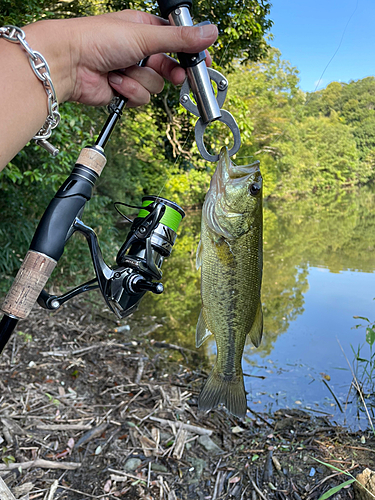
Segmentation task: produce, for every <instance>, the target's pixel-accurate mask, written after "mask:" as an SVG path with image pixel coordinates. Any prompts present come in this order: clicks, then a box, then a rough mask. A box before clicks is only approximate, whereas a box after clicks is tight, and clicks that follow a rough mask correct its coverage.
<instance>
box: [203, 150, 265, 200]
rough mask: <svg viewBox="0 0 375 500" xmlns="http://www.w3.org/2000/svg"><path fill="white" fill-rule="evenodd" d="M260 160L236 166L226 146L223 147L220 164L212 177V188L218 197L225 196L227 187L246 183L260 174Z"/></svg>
mask: <svg viewBox="0 0 375 500" xmlns="http://www.w3.org/2000/svg"><path fill="white" fill-rule="evenodd" d="M259 165H260V162H259V160H256V161H254V162H253V163H250V164H248V165H236V164H235V163H233V162H232V160H231V158H230V156H229V151H228V148H227V147H226V146H224V147H222V148H221V150H220V154H219V164H218V167H217V169H216V171H215V173H214V175H213V177H212V181H211V186H212V187H213V189H214V191H215V194H216V196H217V197H221V196H224V195H225V185H226V184H228V183H231V184H232V185H236V184H240V183H243V182H246V181H247V179H248V178H249V177H250V176H253V175H254V174H256V173H259V174H260V168H259Z"/></svg>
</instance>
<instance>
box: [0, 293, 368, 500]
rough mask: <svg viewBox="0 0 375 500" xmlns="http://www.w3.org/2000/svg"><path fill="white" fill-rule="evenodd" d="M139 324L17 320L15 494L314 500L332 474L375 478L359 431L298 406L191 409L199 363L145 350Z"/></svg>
mask: <svg viewBox="0 0 375 500" xmlns="http://www.w3.org/2000/svg"><path fill="white" fill-rule="evenodd" d="M94 310H96V311H97V312H95V313H94V312H93V311H94ZM148 320H149V324H150V328H148V329H147V330H144V331H140V329H139V327H137V325H135V324H133V323H132V319H131V318H130V320H129V321H128V322H125V324H124V322H123V323H122V324H121V325H120V323H117V322H116V321H115V319H114V318H113V316H111V317H110V316H109V315H107V314H106V313H105V312H103V313H102V312H100V310H98V308H93V307H90V304H88V303H87V302H83V301H77V300H76V301H75V302H74V303H71V304H67V305H65V306H64V307H63V308H62V309H61V310H60V311H57V312H55V313H50V312H47V311H44V310H42V309H40V308H39V307H37V308H35V309H34V310H33V311H32V313H31V315H30V317H29V318H28V319H27V320H25V321H23V322H20V323H19V327H18V329H17V330H16V333H15V334H13V337H12V338H11V340H10V342H9V344H8V346H7V348H6V350H5V351H4V353H3V355H2V356H1V358H0V387H1V398H0V444H1V447H2V460H1V461H0V475H1V477H2V479H3V480H4V481H5V483H6V485H7V488H8V489H9V491H10V492H11V493H12V494H13V495H14V497H15V498H23V499H27V498H28V499H29V500H32V499H37V498H40V499H45V500H57V499H60V500H63V499H64V500H66V499H69V500H72V499H74V500H75V499H77V500H78V499H88V498H96V499H104V500H105V499H108V500H110V499H118V498H120V499H122V498H124V499H145V500H146V499H147V500H151V499H154V500H159V499H160V500H162V499H165V500H174V499H198V500H203V499H207V500H217V499H229V498H234V499H238V500H247V499H251V500H257V499H258V500H260V499H262V500H267V499H270V500H273V499H277V500H287V499H288V500H315V499H318V498H320V497H321V495H322V494H324V493H325V492H327V491H328V490H330V489H331V488H333V487H334V486H337V485H340V484H342V483H343V482H344V481H347V480H348V479H350V477H348V476H347V475H345V474H344V473H343V472H340V471H345V472H347V473H350V474H353V475H354V476H356V475H357V474H358V473H360V472H361V471H362V470H363V469H365V468H370V469H372V470H374V469H375V437H374V435H373V434H372V433H371V432H370V431H368V432H359V433H350V432H348V431H347V430H345V429H343V428H340V427H337V426H335V425H333V424H332V423H331V422H330V421H329V420H328V419H327V418H326V417H319V416H316V415H313V414H312V413H307V412H305V411H301V410H291V409H285V410H279V411H277V412H275V413H274V414H272V415H268V414H257V413H255V412H253V411H251V412H250V411H249V413H248V417H247V418H246V419H245V421H240V420H238V419H236V418H233V417H232V416H230V415H228V413H227V412H226V411H225V410H224V409H217V410H215V411H212V412H210V413H209V414H203V413H201V412H198V409H197V396H198V394H199V391H200V388H201V386H202V383H203V381H204V379H205V378H206V376H207V372H206V371H205V369H204V368H205V367H204V366H202V362H201V361H200V359H199V358H198V357H197V356H196V354H195V353H194V352H192V351H188V350H186V349H181V348H178V346H174V345H171V344H163V343H162V342H155V341H153V340H152V335H153V330H154V327H153V323H152V321H153V319H152V318H148ZM317 460H318V461H317ZM319 461H320V462H319ZM321 462H324V463H325V464H326V465H324V464H322V463H321ZM332 498H336V499H342V500H345V499H353V498H354V490H353V485H348V487H346V488H344V489H341V490H340V491H339V492H338V493H336V494H335V495H334V497H332Z"/></svg>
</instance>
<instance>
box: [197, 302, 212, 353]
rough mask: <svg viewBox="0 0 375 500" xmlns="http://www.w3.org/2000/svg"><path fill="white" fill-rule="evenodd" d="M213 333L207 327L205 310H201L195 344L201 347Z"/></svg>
mask: <svg viewBox="0 0 375 500" xmlns="http://www.w3.org/2000/svg"><path fill="white" fill-rule="evenodd" d="M210 335H212V332H210V330H209V329H208V328H207V326H206V323H205V321H204V318H203V312H202V310H201V312H200V314H199V318H198V323H197V330H196V334H195V345H196V347H200V346H201V345H202V344H203V342H204V341H205V340H207V339H208V337H209V336H210Z"/></svg>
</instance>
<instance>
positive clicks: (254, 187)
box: [249, 182, 260, 196]
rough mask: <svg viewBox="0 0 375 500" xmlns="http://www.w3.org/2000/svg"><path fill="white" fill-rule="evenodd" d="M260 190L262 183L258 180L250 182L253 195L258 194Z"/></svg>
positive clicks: (250, 190)
mask: <svg viewBox="0 0 375 500" xmlns="http://www.w3.org/2000/svg"><path fill="white" fill-rule="evenodd" d="M259 191H260V185H259V184H258V183H257V182H254V183H253V184H250V187H249V193H250V194H251V196H256V195H257V194H258V193H259Z"/></svg>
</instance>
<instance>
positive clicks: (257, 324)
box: [249, 301, 263, 347]
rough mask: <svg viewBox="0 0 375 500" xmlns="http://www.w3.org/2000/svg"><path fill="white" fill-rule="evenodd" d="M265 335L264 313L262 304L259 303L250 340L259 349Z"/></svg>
mask: <svg viewBox="0 0 375 500" xmlns="http://www.w3.org/2000/svg"><path fill="white" fill-rule="evenodd" d="M262 334H263V312H262V303H261V301H259V304H258V309H257V312H256V314H255V319H254V323H253V326H252V327H251V330H250V332H249V336H250V340H251V342H252V343H253V344H254V345H255V347H259V345H260V342H261V340H262Z"/></svg>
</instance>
